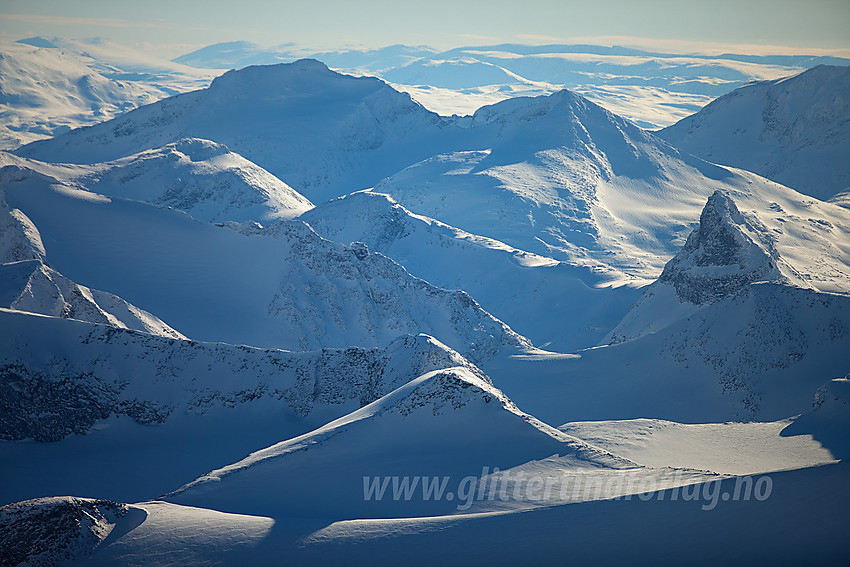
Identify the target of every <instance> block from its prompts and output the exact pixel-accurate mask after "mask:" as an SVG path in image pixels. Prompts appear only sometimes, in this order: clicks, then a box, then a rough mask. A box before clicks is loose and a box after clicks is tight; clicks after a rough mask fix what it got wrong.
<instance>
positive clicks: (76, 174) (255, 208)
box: [0, 138, 313, 223]
mask: <svg viewBox="0 0 850 567" xmlns="http://www.w3.org/2000/svg"><path fill="white" fill-rule="evenodd" d="M0 165H18V166H21V167H26V168H29V169H34V170H36V171H39V172H41V173H44V174H45V175H50V176H52V177H55V178H57V179H60V180H62V181H63V182H64V183H67V184H70V185H76V186H81V187H84V188H85V189H86V190H89V191H93V192H95V193H99V194H101V195H108V196H112V197H122V198H124V199H133V200H136V201H144V202H146V203H151V204H154V205H160V206H165V207H171V208H174V209H178V210H181V211H183V212H185V213H188V214H189V215H191V216H192V217H194V218H196V219H198V220H202V221H208V222H237V223H241V222H247V221H254V222H263V223H267V222H269V221H273V220H276V219H289V218H293V217H296V216H298V215H299V214H301V213H303V212H304V211H306V210H308V209H310V208H311V207H312V206H313V205H312V203H310V201H308V200H307V199H306V198H305V197H303V196H302V195H300V194H299V193H298V192H297V191H295V190H294V189H292V188H291V187H289V186H288V185H286V184H285V183H283V182H282V181H281V180H279V179H278V178H276V177H275V176H273V175H272V174H270V173H269V172H267V171H266V170H264V169H262V168H261V167H259V166H257V165H256V164H254V163H251V162H250V161H248V160H246V159H245V158H243V157H242V156H240V155H239V154H236V153H233V152H231V151H230V150H229V149H228V148H227V147H226V146H223V145H221V144H216V143H215V142H211V141H209V140H201V139H198V138H186V139H183V140H178V141H177V142H174V143H171V144H168V145H166V146H164V147H162V148H154V149H151V150H146V151H143V152H140V153H138V154H134V155H131V156H127V157H125V158H121V159H118V160H116V161H112V162H107V163H99V164H93V165H89V166H83V165H63V164H48V163H44V162H40V161H36V160H31V159H27V158H20V157H17V156H15V155H13V154H10V153H5V152H4V153H0Z"/></svg>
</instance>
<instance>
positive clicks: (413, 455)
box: [163, 367, 635, 517]
mask: <svg viewBox="0 0 850 567" xmlns="http://www.w3.org/2000/svg"><path fill="white" fill-rule="evenodd" d="M352 447H356V448H357V451H356V452H354V453H352V451H351V448H352ZM554 454H558V455H561V456H562V457H563V458H564V459H565V460H567V459H572V462H573V463H574V465H575V466H577V467H582V466H583V467H589V468H610V469H624V468H630V467H634V466H635V465H634V463H632V462H631V461H628V460H626V459H623V458H620V457H617V456H616V455H612V454H611V453H608V452H606V451H602V450H599V449H597V448H595V447H593V446H590V445H588V444H586V443H584V442H582V441H580V440H578V439H576V438H574V437H571V436H569V435H566V434H563V433H561V432H560V431H558V430H557V429H555V428H553V427H551V426H549V425H546V424H544V423H542V422H540V421H539V420H537V419H535V418H533V417H532V416H530V415H528V414H526V413H524V412H522V411H521V410H520V409H518V408H517V407H516V405H514V404H513V402H511V401H510V400H509V399H508V398H507V397H506V396H505V395H504V394H503V393H502V392H501V391H500V390H498V389H497V388H495V387H494V386H493V384H492V383H491V382H490V381H489V379H487V378H486V377H485V376H482V375H476V374H475V373H474V372H471V371H470V370H469V369H468V368H465V367H458V368H447V369H443V370H436V371H432V372H429V373H426V374H423V375H422V376H419V377H417V378H416V379H414V380H411V381H410V382H408V383H407V384H405V385H403V386H401V387H399V388H398V389H396V390H394V391H393V392H391V393H388V394H387V395H385V396H384V397H382V398H380V399H378V400H376V401H374V402H373V403H371V404H369V405H367V406H365V407H363V408H361V409H359V410H357V411H354V412H352V413H350V414H348V415H346V416H343V417H341V418H339V419H337V420H335V421H332V422H330V423H328V424H327V425H324V426H322V427H320V428H318V429H316V430H314V431H311V432H310V433H307V434H304V435H301V436H299V437H295V438H292V439H289V440H286V441H282V442H280V443H277V444H275V445H272V446H270V447H268V448H266V449H262V450H260V451H256V452H254V453H252V454H251V455H249V456H247V457H246V458H245V459H242V460H241V461H238V462H236V463H233V464H230V465H227V466H225V467H222V468H219V469H216V470H213V471H211V472H209V473H207V474H205V475H202V476H201V477H199V478H198V479H196V480H195V481H193V482H190V483H188V484H186V485H185V486H183V487H181V488H180V489H178V490H176V491H174V492H173V493H171V494H168V495H166V496H164V497H163V499H165V500H167V501H170V502H176V503H181V504H188V505H193V506H202V507H211V508H214V509H218V510H222V511H227V512H237V513H247V514H262V515H272V516H279V515H282V514H283V515H287V514H293V513H303V510H305V509H307V507H306V506H305V504H306V502H308V501H310V500H311V499H312V500H313V507H314V509H318V510H321V512H315V511H314V512H312V514H316V513H319V514H323V516H322V517H339V515H340V514H348V513H351V512H350V511H349V510H351V509H352V507H356V509H359V510H360V512H359V513H360V514H367V515H373V514H378V515H381V514H384V513H387V508H383V507H384V506H388V507H389V509H392V508H393V506H396V507H397V506H398V503H395V504H393V503H392V502H388V503H387V504H386V505H385V504H380V503H376V504H374V505H373V506H372V507H371V508H370V507H369V506H368V505H366V506H364V501H363V499H364V496H363V487H362V486H361V484H362V483H361V479H362V478H363V476H364V474H368V473H367V471H371V474H377V473H380V474H393V473H394V474H399V473H401V472H402V471H405V472H407V473H412V474H416V473H419V474H421V473H423V472H424V471H433V472H435V473H437V472H439V473H449V472H459V471H464V472H466V473H473V472H475V473H480V468H481V463H482V462H486V463H491V464H493V465H496V466H501V467H506V466H512V465H516V464H520V463H524V462H527V461H528V460H529V459H530V458H545V457H549V456H551V455H554ZM334 463H336V464H337V466H333V464H334ZM297 479H300V481H298V480H297ZM308 479H309V480H308ZM261 493H262V494H264V496H263V497H262V498H258V495H259V494H261ZM388 500H389V499H388ZM410 506H412V507H413V508H412V509H411V508H409V511H410V510H416V511H414V512H412V513H414V514H415V515H420V514H422V515H427V514H426V513H425V512H424V511H425V510H431V511H433V510H437V509H449V510H450V509H452V508H454V507H455V506H454V505H453V504H451V499H449V501H448V502H424V503H408V507H410ZM370 509H371V511H370ZM308 513H310V512H308ZM342 517H345V516H342Z"/></svg>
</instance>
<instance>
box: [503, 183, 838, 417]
mask: <svg viewBox="0 0 850 567" xmlns="http://www.w3.org/2000/svg"><path fill="white" fill-rule="evenodd" d="M815 204H817V205H819V206H822V207H824V212H827V211H829V209H830V207H834V205H830V204H828V203H818V202H816V201H811V202H810V205H815ZM835 209H837V210H836V211H832V213H833V214H835V213H836V212H841V209H840V208H838V207H835ZM808 211H809V212H811V213H812V214H814V213H815V211H816V209H815V207H814V206H811V207H810V208H809V209H808ZM787 214H788V213H787V212H783V216H782V217H780V218H787V217H785V216H784V215H787ZM759 218H760V217H758V216H756V215H754V214H752V213H750V212H748V211H743V210H739V209H738V207H736V205H735V203H734V201H733V200H732V199H731V198H730V196H728V195H725V194H723V193H720V192H717V193H715V194H713V195H712V196H711V197H710V198H709V199H708V202H707V203H706V206H705V208H704V209H703V213H702V215H701V217H700V224H699V226H698V227H697V228H696V229H695V230H694V231H693V233H692V234H691V235H690V236H689V238H688V240H687V242H686V244H685V246H684V247H683V248H682V250H681V251H680V252H679V254H677V256H676V257H674V258H673V259H672V260H670V262H668V264H667V266H666V267H665V269H664V271H663V272H662V275H661V277H660V278H659V279H658V280H657V281H656V282H654V283H653V284H652V285H650V286H649V287H647V288H646V291H645V292H644V295H643V297H642V298H641V299H640V301H638V302H637V304H636V305H635V306H634V307H633V308H632V310H631V311H630V312H629V313H628V314H627V315H626V316H625V317H624V318H623V321H622V322H621V323H620V324H619V325H618V326H617V327H616V328H615V329H614V331H613V332H612V333H611V335H610V336H609V338H608V341H611V342H613V343H614V344H610V345H607V346H602V347H599V348H594V349H589V350H586V351H582V352H580V353H578V354H579V356H575V357H573V358H553V357H548V359H547V357H542V358H540V359H539V360H540V361H541V362H539V363H537V364H533V365H531V364H530V363H528V362H523V361H516V362H510V363H508V364H505V365H504V366H502V367H500V368H490V369H489V372H490V375H491V376H492V377H493V379H494V380H495V381H496V383H498V384H499V385H500V387H501V388H502V389H503V390H505V391H506V393H507V394H508V395H509V396H511V398H512V399H515V400H516V401H517V403H519V404H521V405H522V406H523V407H525V408H528V410H529V411H531V412H532V413H534V414H535V415H538V416H539V417H541V418H542V419H545V420H547V421H549V422H557V421H559V420H563V419H573V420H576V419H583V418H588V419H598V418H594V417H590V416H594V415H596V416H598V415H600V414H602V415H605V416H606V419H623V418H633V417H640V416H642V415H653V416H656V417H661V416H663V417H664V418H665V419H672V420H676V421H689V420H694V421H704V422H717V421H724V420H730V419H753V418H759V419H766V420H772V419H780V418H784V417H788V416H791V415H796V414H799V413H801V412H803V411H806V410H807V409H808V408H809V406H810V405H811V402H810V400H811V396H812V392H814V391H815V390H816V389H817V388H818V387H819V386H820V385H821V384H822V383H823V382H824V381H825V380H827V379H828V378H829V377H830V376H834V375H837V374H838V375H840V374H841V373H843V372H844V369H845V368H847V367H848V366H850V354H848V351H847V349H846V348H843V346H842V345H844V344H846V342H847V338H848V337H850V291H848V289H847V287H846V284H847V282H848V281H850V279H848V278H847V277H846V276H841V277H840V278H836V279H835V280H833V284H839V283H843V286H844V287H841V286H840V285H836V287H831V286H827V287H829V289H822V288H821V287H820V286H821V285H822V283H821V282H822V280H823V278H821V277H819V276H818V277H810V276H811V274H813V273H815V274H817V273H818V272H812V271H811V270H814V269H815V268H818V267H819V269H820V270H821V271H820V272H819V273H822V274H827V273H830V272H831V271H833V270H845V269H846V255H845V254H844V253H843V252H839V254H838V255H837V256H835V257H834V258H833V261H837V262H838V263H835V264H833V265H829V264H828V263H827V262H823V258H824V257H825V254H824V255H821V254H819V255H818V259H817V263H814V264H813V263H811V262H810V261H808V263H807V257H808V255H811V254H812V250H813V249H815V247H816V246H817V243H818V242H820V243H821V244H822V245H826V244H828V245H829V246H831V247H834V248H835V249H837V250H839V251H840V250H845V249H847V237H848V234H850V231H848V230H847V228H846V226H847V225H846V221H844V223H843V224H838V222H842V221H841V219H842V218H843V217H841V216H840V215H839V216H837V217H833V221H834V222H835V223H836V224H831V223H830V224H829V225H824V224H821V223H818V222H815V221H814V219H813V220H812V221H809V222H808V223H801V222H799V221H797V220H790V221H789V222H787V224H786V225H785V232H792V230H793V232H794V233H795V236H796V238H797V239H798V240H796V241H795V240H790V239H783V238H782V235H781V234H780V233H779V232H778V231H777V230H776V229H775V228H773V227H770V226H765V225H763V224H762V223H761V222H760V221H759ZM806 226H819V227H821V228H818V229H817V230H816V231H814V232H809V233H807V232H806V231H805V230H804V227H806ZM792 245H793V246H792ZM801 259H802V260H801ZM821 262H823V263H821ZM840 262H844V263H840ZM818 264H820V265H819V266H818ZM828 265H829V267H827V266H828ZM839 273H843V272H839ZM608 341H606V342H608ZM648 353H651V354H648ZM524 366H528V367H530V368H534V369H535V370H536V371H537V372H538V373H539V375H538V376H539V378H538V379H537V380H535V383H534V384H533V385H530V384H529V383H528V382H527V381H525V380H518V379H517V376H523V375H524V374H525V372H527V371H523V369H522V368H523V367H524ZM555 391H559V392H561V394H555V393H554V392H555ZM539 392H546V394H545V396H540V395H539ZM574 399H581V400H582V403H581V404H575V403H573V401H572V400H574ZM579 416H582V417H579ZM585 416H587V417H585Z"/></svg>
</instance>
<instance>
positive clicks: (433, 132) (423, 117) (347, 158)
mask: <svg viewBox="0 0 850 567" xmlns="http://www.w3.org/2000/svg"><path fill="white" fill-rule="evenodd" d="M447 129H448V126H447V125H446V124H445V123H444V122H443V120H442V119H441V118H440V117H439V116H438V115H436V114H434V113H432V112H430V111H428V110H425V109H424V108H423V107H422V106H420V105H419V104H417V103H415V102H413V101H412V100H411V99H410V96H409V95H407V94H403V93H399V92H397V91H395V90H393V89H392V88H391V87H389V86H388V85H387V84H386V83H384V82H383V81H381V80H379V79H376V78H373V77H352V76H348V75H341V74H339V73H336V72H333V71H331V70H329V69H328V68H327V67H326V66H325V65H324V64H322V63H319V62H318V61H315V60H300V61H296V62H294V63H289V64H280V65H273V66H266V67H247V68H245V69H241V70H239V71H230V72H228V73H225V74H224V75H222V76H220V77H217V78H216V79H215V80H214V81H213V82H212V84H210V86H209V87H208V88H206V89H203V90H200V91H196V92H192V93H187V94H184V95H178V96H175V97H172V98H170V99H166V100H164V101H160V102H158V103H155V104H152V105H148V106H144V107H142V108H139V109H136V110H134V111H132V112H129V113H127V114H126V115H124V116H121V117H119V118H117V119H115V120H112V121H108V122H104V123H101V124H99V125H96V126H92V127H90V128H86V129H82V130H76V131H73V132H70V133H68V134H66V135H63V136H59V137H57V138H54V139H52V140H45V141H43V142H38V143H36V144H30V145H28V146H26V147H24V148H21V149H19V150H16V153H17V154H18V155H21V156H24V157H32V158H35V159H40V160H42V161H52V162H57V161H60V162H69V163H89V164H90V163H96V162H101V161H109V160H115V159H118V158H121V157H126V156H129V155H132V154H136V153H138V152H141V151H143V150H148V149H153V148H158V147H162V146H165V145H167V144H170V143H173V142H176V141H178V140H180V139H183V138H187V137H195V138H203V139H208V140H213V141H215V142H217V143H221V144H226V145H227V146H228V147H229V148H230V149H231V150H233V151H234V152H236V153H238V154H240V155H242V156H244V157H245V158H247V159H249V160H251V161H252V162H254V163H256V164H257V165H259V166H260V167H263V168H264V169H266V170H268V171H269V172H271V173H272V174H274V175H275V176H277V177H278V178H280V179H281V180H283V181H284V182H286V183H288V184H289V185H291V186H292V187H293V188H295V189H296V190H297V191H298V192H299V193H302V194H303V195H305V196H306V197H307V198H309V199H310V200H312V201H315V202H318V201H321V200H324V199H327V198H329V197H336V196H339V195H342V194H345V193H348V192H350V191H353V190H356V189H363V188H366V187H370V186H372V185H374V184H375V183H377V182H378V181H379V180H380V179H382V178H383V177H385V176H387V175H390V174H391V173H394V172H395V171H397V170H399V169H401V168H402V167H404V166H406V165H409V164H411V163H414V162H416V161H419V160H421V159H424V158H426V157H429V156H431V155H433V154H434V153H436V152H437V149H438V148H441V147H445V137H446V130H447Z"/></svg>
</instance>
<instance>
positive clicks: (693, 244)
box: [658, 191, 790, 305]
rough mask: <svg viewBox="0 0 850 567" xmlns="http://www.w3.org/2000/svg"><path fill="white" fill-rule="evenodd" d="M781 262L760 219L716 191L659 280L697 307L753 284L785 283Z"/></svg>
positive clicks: (786, 279)
mask: <svg viewBox="0 0 850 567" xmlns="http://www.w3.org/2000/svg"><path fill="white" fill-rule="evenodd" d="M781 263H782V264H784V262H782V260H781V259H780V258H779V255H778V253H777V252H776V248H775V246H774V242H773V238H772V237H771V235H770V233H769V232H768V231H767V229H766V228H765V227H764V226H763V225H762V224H761V223H760V222H759V221H758V219H757V218H755V217H754V216H749V215H745V214H743V213H741V212H740V211H739V210H738V207H737V206H736V205H735V203H734V201H732V199H731V197H729V196H728V195H727V194H725V193H723V192H721V191H715V192H714V194H713V195H711V197H709V199H708V202H707V203H706V205H705V207H704V208H703V211H702V214H701V215H700V223H699V226H698V227H697V228H696V229H694V231H693V232H692V233H691V235H690V236H689V237H688V240H687V242H686V243H685V246H684V247H683V248H682V250H681V252H679V254H677V255H676V256H675V257H674V258H673V259H672V260H670V262H668V263H667V265H666V266H665V267H664V271H663V272H662V273H661V277H660V278H659V279H658V281H659V282H662V283H669V284H672V285H673V286H674V287H675V288H676V294H677V295H678V296H679V299H680V300H682V301H687V302H689V303H693V304H697V305H699V304H704V303H711V302H714V301H717V300H719V299H722V298H724V297H726V296H728V295H731V294H733V293H735V292H737V291H738V290H740V289H741V288H743V287H744V286H746V285H748V284H751V283H754V282H758V281H781V282H787V281H788V278H787V277H786V276H785V275H784V274H783V273H782V271H781V270H780V267H779V266H780V264H781ZM788 269H789V270H790V267H788Z"/></svg>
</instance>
